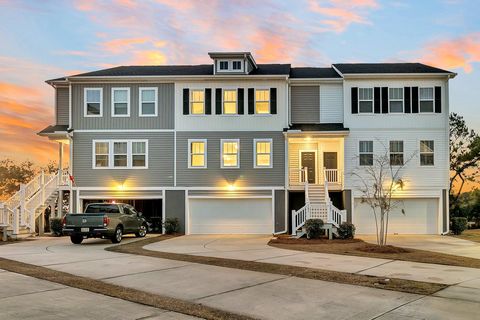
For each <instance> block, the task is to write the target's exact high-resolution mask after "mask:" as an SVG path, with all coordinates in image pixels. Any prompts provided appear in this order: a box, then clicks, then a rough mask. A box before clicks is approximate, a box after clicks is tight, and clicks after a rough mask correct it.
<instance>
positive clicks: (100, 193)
mask: <svg viewBox="0 0 480 320" xmlns="http://www.w3.org/2000/svg"><path fill="white" fill-rule="evenodd" d="M162 196H163V194H162V190H125V191H117V190H80V198H83V197H89V198H92V197H98V198H99V199H101V198H118V197H122V198H123V199H135V198H146V197H149V198H152V199H153V198H162Z"/></svg>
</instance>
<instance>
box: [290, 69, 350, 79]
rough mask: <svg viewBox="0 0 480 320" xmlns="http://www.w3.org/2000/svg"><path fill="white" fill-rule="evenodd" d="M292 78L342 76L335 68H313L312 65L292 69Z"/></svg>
mask: <svg viewBox="0 0 480 320" xmlns="http://www.w3.org/2000/svg"><path fill="white" fill-rule="evenodd" d="M290 78H317V79H319V78H341V76H340V75H339V74H338V72H336V71H335V69H333V68H331V67H329V68H312V67H295V68H291V70H290Z"/></svg>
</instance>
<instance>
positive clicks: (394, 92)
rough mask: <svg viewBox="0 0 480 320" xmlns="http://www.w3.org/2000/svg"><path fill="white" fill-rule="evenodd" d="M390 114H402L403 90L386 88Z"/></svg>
mask: <svg viewBox="0 0 480 320" xmlns="http://www.w3.org/2000/svg"><path fill="white" fill-rule="evenodd" d="M388 105H389V109H390V113H403V88H388Z"/></svg>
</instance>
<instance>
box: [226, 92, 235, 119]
mask: <svg viewBox="0 0 480 320" xmlns="http://www.w3.org/2000/svg"><path fill="white" fill-rule="evenodd" d="M223 114H237V90H223Z"/></svg>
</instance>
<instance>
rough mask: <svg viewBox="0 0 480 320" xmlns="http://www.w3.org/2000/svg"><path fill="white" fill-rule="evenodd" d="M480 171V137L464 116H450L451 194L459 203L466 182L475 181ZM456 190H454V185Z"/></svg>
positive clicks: (453, 114) (453, 203) (454, 200)
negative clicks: (468, 125)
mask: <svg viewBox="0 0 480 320" xmlns="http://www.w3.org/2000/svg"><path fill="white" fill-rule="evenodd" d="M479 169H480V137H479V136H478V134H477V133H476V132H475V131H474V130H470V129H469V128H468V127H467V125H466V123H465V120H464V119H463V117H462V116H460V115H458V114H456V113H451V114H450V171H451V172H452V174H451V175H450V194H451V195H452V200H453V201H452V205H453V206H454V205H455V202H457V201H458V199H459V196H460V194H461V193H462V189H463V186H464V184H465V182H466V181H475V178H476V177H477V176H478V173H479ZM458 183H459V185H457V186H456V190H454V185H455V184H458Z"/></svg>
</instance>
